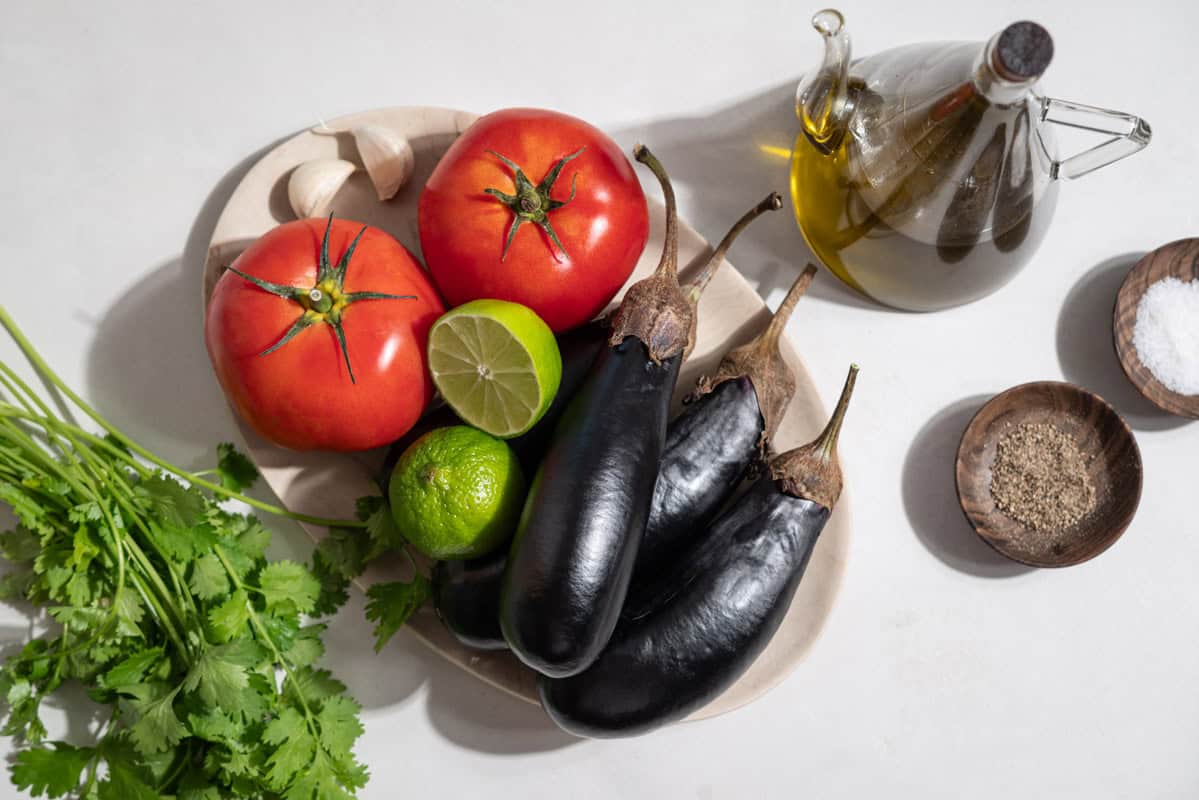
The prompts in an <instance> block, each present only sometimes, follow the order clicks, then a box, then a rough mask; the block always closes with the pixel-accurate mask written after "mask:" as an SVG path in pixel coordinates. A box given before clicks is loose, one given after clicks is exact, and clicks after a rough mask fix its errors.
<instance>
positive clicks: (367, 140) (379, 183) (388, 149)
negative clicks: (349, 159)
mask: <svg viewBox="0 0 1199 800" xmlns="http://www.w3.org/2000/svg"><path fill="white" fill-rule="evenodd" d="M353 134H354V144H356V145H357V146H358V156H359V158H361V159H362V165H363V166H364V167H366V174H367V175H369V176H370V179H371V183H373V184H374V185H375V194H377V195H378V196H379V199H380V200H390V199H391V198H393V197H395V195H396V192H398V191H399V190H400V188H401V187H402V186H403V185H404V184H405V183H407V182H408V179H409V178H411V177H412V170H413V167H414V166H415V165H416V156H415V154H413V152H412V145H410V144H408V140H407V139H405V138H404V137H403V136H400V135H399V134H398V133H396V132H395V131H392V130H390V129H388V128H384V127H381V126H379V125H363V126H362V127H360V128H355V129H354V130H353Z"/></svg>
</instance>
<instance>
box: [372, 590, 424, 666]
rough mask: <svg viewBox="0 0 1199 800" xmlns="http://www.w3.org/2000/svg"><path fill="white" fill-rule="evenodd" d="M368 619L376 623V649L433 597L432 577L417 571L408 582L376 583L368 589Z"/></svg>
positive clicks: (379, 648) (378, 649)
mask: <svg viewBox="0 0 1199 800" xmlns="http://www.w3.org/2000/svg"><path fill="white" fill-rule="evenodd" d="M366 596H367V597H368V598H369V599H368V600H367V603H366V618H367V619H369V620H371V621H372V622H374V623H376V624H375V652H376V653H377V652H379V651H380V650H382V649H383V645H385V644H387V641H388V640H389V639H390V638H391V637H392V636H394V635H395V632H396V631H398V630H399V629H400V628H401V627H403V625H404V623H405V622H407V621H408V618H409V617H411V616H412V615H413V614H414V613H416V610H417V609H418V608H420V607H421V606H423V605H424V604H425V603H426V602H427V601H428V599H429V598H430V597H432V596H433V586H432V584H430V583H429V579H428V578H426V577H425V576H424V575H421V574H420V573H417V574H416V576H415V577H414V578H413V579H412V580H411V581H408V582H404V581H395V582H393V583H376V584H375V585H374V586H372V587H370V588H369V589H367V591H366Z"/></svg>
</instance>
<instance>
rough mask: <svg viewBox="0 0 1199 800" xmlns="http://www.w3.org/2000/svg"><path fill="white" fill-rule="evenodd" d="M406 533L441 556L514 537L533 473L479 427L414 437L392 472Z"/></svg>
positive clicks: (392, 493)
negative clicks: (525, 470)
mask: <svg viewBox="0 0 1199 800" xmlns="http://www.w3.org/2000/svg"><path fill="white" fill-rule="evenodd" d="M388 495H389V497H390V500H391V513H392V515H393V516H394V517H395V523H396V526H397V527H398V528H399V531H400V533H401V534H402V535H403V536H404V538H406V539H407V540H408V542H409V543H411V544H412V546H413V547H415V548H416V549H417V550H419V551H420V552H422V553H424V554H425V555H427V556H429V557H430V558H436V559H447V558H476V557H478V556H482V555H486V554H487V553H489V552H491V551H493V550H495V549H496V548H497V547H499V546H500V545H501V544H503V542H504V541H505V540H506V539H507V538H508V537H509V536H510V535H511V533H512V531H513V530H515V528H516V523H517V520H518V519H519V518H520V511H521V507H522V506H523V505H524V500H525V477H524V474H523V473H522V472H521V469H520V462H518V461H517V460H516V456H515V455H514V454H513V453H512V449H511V448H509V447H508V445H507V444H506V443H505V442H503V441H501V440H499V439H496V438H495V437H494V436H490V435H488V434H486V433H484V432H483V431H480V430H477V429H476V428H470V427H467V426H465V425H455V426H453V427H450V428H437V429H436V430H432V431H429V432H428V433H426V434H425V435H424V436H422V437H420V438H419V439H417V440H416V441H415V442H413V443H412V444H411V445H410V446H409V447H408V449H407V450H405V451H404V453H403V455H401V456H400V460H399V461H398V462H397V463H396V466H395V469H394V470H393V471H392V473H391V483H390V485H389V487H388Z"/></svg>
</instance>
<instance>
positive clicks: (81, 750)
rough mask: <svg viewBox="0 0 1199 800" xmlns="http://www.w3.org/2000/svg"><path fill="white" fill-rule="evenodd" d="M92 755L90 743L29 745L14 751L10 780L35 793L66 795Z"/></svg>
mask: <svg viewBox="0 0 1199 800" xmlns="http://www.w3.org/2000/svg"><path fill="white" fill-rule="evenodd" d="M93 758H95V751H94V750H93V749H92V748H90V747H72V746H71V745H69V744H63V743H62V742H54V744H53V745H51V746H50V747H31V748H29V749H28V750H22V751H21V752H19V753H17V760H16V763H15V764H13V766H12V780H13V783H14V784H16V786H17V788H18V789H26V790H28V791H29V793H30V794H31V795H33V796H34V797H65V796H66V795H67V794H68V793H70V792H71V791H73V790H74V789H75V787H76V786H78V785H79V777H80V775H82V774H83V768H84V767H86V766H87V765H88V763H89V762H91V761H92V759H93Z"/></svg>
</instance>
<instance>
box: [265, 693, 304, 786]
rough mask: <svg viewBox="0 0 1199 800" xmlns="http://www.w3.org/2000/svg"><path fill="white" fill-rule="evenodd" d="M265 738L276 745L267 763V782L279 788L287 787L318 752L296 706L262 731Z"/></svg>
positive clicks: (268, 742) (272, 721)
mask: <svg viewBox="0 0 1199 800" xmlns="http://www.w3.org/2000/svg"><path fill="white" fill-rule="evenodd" d="M262 740H263V741H264V742H266V743H267V744H272V745H276V747H275V751H274V752H273V753H271V756H270V758H269V759H267V764H268V765H269V767H270V769H269V770H268V771H267V774H266V781H267V785H268V786H270V787H271V788H272V789H274V790H276V791H283V790H284V789H286V788H287V786H288V785H289V784H291V782H292V781H293V780H295V778H296V775H297V774H299V773H300V772H301V771H303V770H306V769H308V768H309V766H310V765H311V763H312V758H313V755H314V754H315V752H316V741H315V740H314V739H313V738H312V733H311V731H309V730H308V725H307V723H306V722H305V720H304V718H303V717H302V716H301V715H300V712H298V711H296V710H295V709H294V708H287V709H284V710H283V712H282V713H281V714H280V715H279V716H278V717H276V718H275V719H273V720H271V721H270V722H269V723H268V724H267V726H266V729H265V730H264V731H263V732H262Z"/></svg>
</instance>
